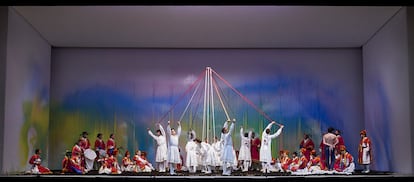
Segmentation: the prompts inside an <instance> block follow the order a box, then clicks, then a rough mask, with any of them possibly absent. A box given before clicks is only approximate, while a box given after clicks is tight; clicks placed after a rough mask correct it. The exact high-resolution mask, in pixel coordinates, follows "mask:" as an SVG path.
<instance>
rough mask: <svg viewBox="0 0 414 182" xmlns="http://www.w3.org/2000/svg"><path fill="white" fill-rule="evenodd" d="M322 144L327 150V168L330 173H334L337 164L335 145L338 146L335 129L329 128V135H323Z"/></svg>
mask: <svg viewBox="0 0 414 182" xmlns="http://www.w3.org/2000/svg"><path fill="white" fill-rule="evenodd" d="M322 142H323V145H324V149H325V164H326V167H327V168H328V170H329V171H332V170H333V168H334V163H335V145H336V144H338V139H337V137H336V135H335V134H334V128H332V127H329V128H328V133H326V134H324V135H323V137H322Z"/></svg>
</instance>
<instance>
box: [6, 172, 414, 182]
mask: <svg viewBox="0 0 414 182" xmlns="http://www.w3.org/2000/svg"><path fill="white" fill-rule="evenodd" d="M219 172H220V171H219ZM0 179H1V180H2V181H6V180H7V181H9V180H16V181H30V182H38V181H39V182H41V181H45V182H46V181H47V182H56V181H59V182H60V181H71V182H73V181H75V182H78V181H99V182H102V181H113V182H119V181H130V180H131V181H180V182H184V181H209V182H211V181H237V182H242V181H251V180H253V181H269V180H270V181H273V180H274V181H315V182H316V181H330V182H336V181H338V180H341V181H355V182H356V181H363V182H369V181H372V182H374V181H375V182H381V181H414V175H402V174H394V173H390V172H378V171H372V172H371V173H368V174H362V173H360V172H359V171H356V172H355V173H354V174H350V175H345V174H323V175H322V174H308V175H292V174H290V173H279V172H274V173H268V174H263V173H260V172H252V171H250V172H247V173H242V172H238V171H235V172H233V173H232V175H231V176H223V175H221V173H212V174H204V173H194V174H190V173H188V172H181V173H177V175H173V176H171V175H170V174H169V173H158V172H151V173H122V174H109V175H108V174H98V173H97V171H91V172H90V173H88V174H84V175H77V174H61V173H60V171H54V172H53V174H44V175H31V174H9V175H2V176H0Z"/></svg>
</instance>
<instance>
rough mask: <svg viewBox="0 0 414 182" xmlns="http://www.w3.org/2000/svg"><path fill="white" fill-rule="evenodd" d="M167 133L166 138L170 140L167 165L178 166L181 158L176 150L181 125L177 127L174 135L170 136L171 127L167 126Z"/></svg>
mask: <svg viewBox="0 0 414 182" xmlns="http://www.w3.org/2000/svg"><path fill="white" fill-rule="evenodd" d="M167 133H168V137H169V138H170V140H169V147H168V163H173V164H180V163H181V158H180V152H179V150H178V144H179V143H178V139H179V137H180V135H181V125H178V128H177V132H176V134H175V135H171V127H170V124H168V126H167Z"/></svg>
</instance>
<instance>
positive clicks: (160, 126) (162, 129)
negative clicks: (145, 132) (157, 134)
mask: <svg viewBox="0 0 414 182" xmlns="http://www.w3.org/2000/svg"><path fill="white" fill-rule="evenodd" d="M158 127H159V128H160V131H161V134H162V136H164V137H165V130H164V127H162V125H161V124H160V123H158Z"/></svg>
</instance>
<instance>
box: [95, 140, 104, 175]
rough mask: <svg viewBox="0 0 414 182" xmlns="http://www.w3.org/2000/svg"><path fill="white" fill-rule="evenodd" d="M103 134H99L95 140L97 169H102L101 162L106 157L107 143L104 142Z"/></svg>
mask: <svg viewBox="0 0 414 182" xmlns="http://www.w3.org/2000/svg"><path fill="white" fill-rule="evenodd" d="M102 138H103V134H102V133H98V135H97V136H96V140H95V146H94V147H95V152H96V156H97V157H96V160H95V161H96V165H94V166H96V169H99V168H100V167H101V164H102V163H101V162H99V161H102V160H103V159H104V158H105V156H106V146H105V141H103V139H102Z"/></svg>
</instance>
